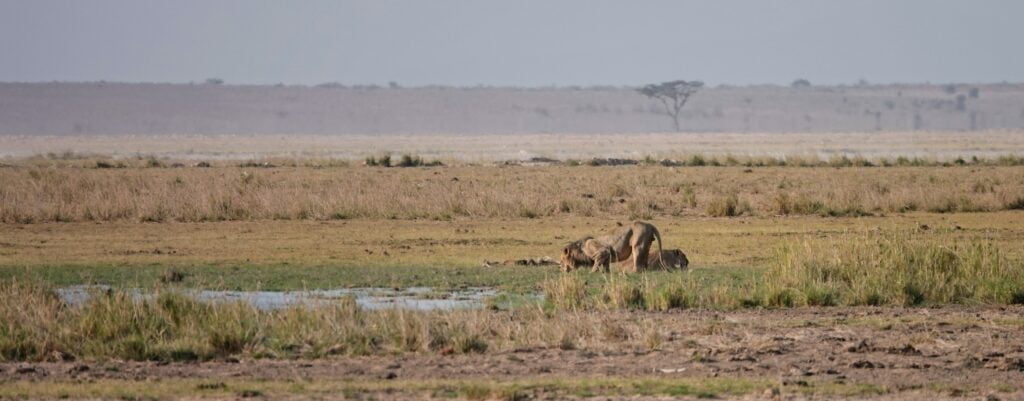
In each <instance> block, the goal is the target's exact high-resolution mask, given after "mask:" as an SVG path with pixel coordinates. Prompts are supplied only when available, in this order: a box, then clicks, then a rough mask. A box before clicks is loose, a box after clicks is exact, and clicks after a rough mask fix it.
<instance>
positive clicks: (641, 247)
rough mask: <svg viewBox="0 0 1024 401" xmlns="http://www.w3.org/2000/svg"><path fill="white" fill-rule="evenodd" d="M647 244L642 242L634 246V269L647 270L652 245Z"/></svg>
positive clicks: (638, 270)
mask: <svg viewBox="0 0 1024 401" xmlns="http://www.w3.org/2000/svg"><path fill="white" fill-rule="evenodd" d="M646 245H647V244H644V243H643V242H641V243H639V244H636V247H635V248H633V258H634V259H633V261H634V267H633V269H634V271H637V272H640V271H644V270H647V253H648V252H649V251H650V249H649V248H650V247H649V246H646Z"/></svg>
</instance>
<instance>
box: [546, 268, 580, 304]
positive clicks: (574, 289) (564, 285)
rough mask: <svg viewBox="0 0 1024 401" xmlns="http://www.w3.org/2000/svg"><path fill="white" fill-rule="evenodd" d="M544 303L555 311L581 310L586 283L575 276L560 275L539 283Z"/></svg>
mask: <svg viewBox="0 0 1024 401" xmlns="http://www.w3.org/2000/svg"><path fill="white" fill-rule="evenodd" d="M541 288H542V289H543V291H544V299H545V301H546V302H547V303H548V304H549V305H551V306H552V307H553V308H555V309H557V310H576V309H582V308H583V307H584V305H585V302H586V296H587V283H586V282H584V281H583V279H581V278H579V277H578V276H576V275H575V274H562V275H560V276H558V278H554V279H547V280H544V282H543V283H541Z"/></svg>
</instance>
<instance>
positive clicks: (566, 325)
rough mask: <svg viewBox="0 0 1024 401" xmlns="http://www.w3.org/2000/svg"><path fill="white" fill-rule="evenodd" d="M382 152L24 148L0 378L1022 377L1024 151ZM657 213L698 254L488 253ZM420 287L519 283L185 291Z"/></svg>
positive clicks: (907, 393)
mask: <svg viewBox="0 0 1024 401" xmlns="http://www.w3.org/2000/svg"><path fill="white" fill-rule="evenodd" d="M384 154H385V153H383V152H377V153H374V154H372V155H368V156H367V157H372V158H373V160H372V162H371V163H368V164H376V166H364V165H363V164H364V159H335V158H329V157H292V158H282V157H279V156H274V157H262V158H256V159H252V160H249V159H244V160H242V159H214V158H211V159H209V161H206V160H198V159H189V158H176V157H172V156H166V155H165V156H159V155H157V156H138V157H127V158H126V157H109V156H104V155H97V154H75V153H64V154H61V153H56V154H52V155H49V156H37V157H30V158H18V159H5V160H4V162H3V165H4V167H2V168H0V360H2V361H3V363H0V398H42V399H47V398H68V397H70V398H97V399H109V398H122V399H126V398H131V399H179V398H190V399H201V398H215V399H224V398H237V397H264V398H280V397H290V398H300V399H305V398H319V399H407V398H428V399H511V400H523V399H563V398H590V397H601V398H602V399H625V398H629V399H634V398H636V397H639V399H660V398H661V397H684V398H686V397H689V398H712V397H715V398H746V399H765V398H794V399H801V398H816V399H836V398H869V399H937V398H943V397H963V396H969V397H975V398H977V397H984V396H990V397H996V398H1000V399H1001V398H1004V397H1005V398H1014V397H1021V396H1024V388H1022V387H1021V385H1020V383H1021V382H1022V381H1021V380H1019V379H1020V377H1021V374H1022V373H1021V372H1022V371H1024V343H1022V340H1021V339H1022V338H1024V337H1022V336H1021V334H1022V333H1024V332H1022V330H1024V323H1022V320H1021V314H1022V313H1024V310H1022V309H1021V306H1020V305H1021V304H1024V250H1022V249H1024V247H1022V246H1021V244H1024V211H1022V209H1024V160H1022V159H1021V158H1020V157H1017V156H1014V155H1012V154H999V155H980V156H975V155H972V154H971V152H966V151H965V152H964V155H963V156H949V157H924V156H913V155H908V156H901V155H882V156H872V157H856V156H834V157H818V156H806V155H792V156H730V155H727V154H692V153H690V154H686V153H681V152H676V153H674V156H673V155H665V154H658V155H656V156H651V157H644V156H638V157H635V159H630V160H629V162H628V163H634V162H635V163H636V164H629V165H606V164H622V163H623V161H622V160H609V159H606V158H602V157H601V156H593V155H588V156H586V157H583V156H580V155H573V156H571V157H564V158H558V159H554V160H552V159H549V158H535V159H524V160H520V161H518V162H506V161H504V160H477V159H473V160H458V159H449V158H442V159H441V160H439V161H440V165H433V166H430V167H426V166H423V165H425V164H436V163H432V162H433V161H434V159H433V158H432V157H431V158H422V157H419V156H417V155H415V154H410V155H409V157H407V158H403V157H402V155H400V154H394V155H392V156H391V158H389V159H387V163H386V164H387V165H390V166H393V167H384V166H382V165H381V164H384V163H381V156H382V155H384ZM360 157H362V156H360ZM604 157H608V156H604ZM365 161H366V162H369V161H370V160H365ZM399 165H406V166H409V167H406V168H402V167H394V166H399ZM637 219H640V220H645V221H649V222H652V223H653V224H655V225H656V226H657V227H658V228H659V229H660V231H661V234H662V239H663V241H664V245H665V247H666V248H680V249H682V250H683V251H685V252H686V254H687V255H688V256H689V259H690V262H691V263H690V269H689V270H687V271H685V272H678V271H671V272H663V271H660V272H647V273H644V274H637V275H624V274H619V273H613V274H611V275H603V274H595V273H589V272H584V271H577V272H573V273H568V274H566V273H560V272H559V271H558V268H557V266H514V265H509V266H506V265H501V264H494V263H491V264H490V265H491V266H490V267H487V266H484V263H483V262H484V261H503V260H508V259H513V260H514V259H521V258H540V257H544V256H549V257H552V258H555V259H557V257H558V253H559V251H560V249H561V247H562V246H563V245H564V244H565V243H566V242H569V241H571V240H574V239H577V238H579V237H581V236H583V235H587V234H598V233H601V232H604V231H607V230H609V229H612V228H614V227H616V226H617V224H618V223H627V222H629V221H631V220H637ZM616 270H617V269H616ZM83 284H100V285H105V286H108V287H103V288H109V289H103V290H101V289H96V290H95V291H94V292H95V293H94V296H93V298H91V300H89V301H87V302H85V303H83V304H77V305H68V304H66V303H65V302H64V301H63V300H61V299H60V298H59V297H57V296H55V295H54V293H53V290H54V289H56V288H62V287H67V286H74V285H83ZM416 286H426V287H432V288H434V289H435V290H437V291H438V292H435V293H433V295H431V296H443V293H444V291H445V290H448V289H456V288H466V287H488V288H495V289H497V290H498V292H499V295H498V296H496V297H494V298H493V299H490V300H488V301H487V302H486V303H485V307H484V308H482V309H472V310H454V311H430V312H423V311H411V310H401V309H385V310H368V309H364V308H361V307H359V306H358V305H357V304H356V302H354V300H353V299H350V298H342V299H339V300H337V302H330V303H326V304H319V305H318V306H314V305H298V306H293V307H288V308H284V309H275V310H263V309H258V308H255V307H253V306H251V305H249V304H246V303H243V302H218V303H207V302H202V301H199V300H197V299H195V298H193V297H192V296H191V295H190V291H192V290H194V289H231V290H269V291H289V290H303V289H331V288H343V287H385V288H405V287H416ZM135 291H142V292H145V293H147V294H148V293H152V296H150V297H141V298H140V297H138V296H135V295H133V294H134V292H135ZM438 293H440V294H441V295H438Z"/></svg>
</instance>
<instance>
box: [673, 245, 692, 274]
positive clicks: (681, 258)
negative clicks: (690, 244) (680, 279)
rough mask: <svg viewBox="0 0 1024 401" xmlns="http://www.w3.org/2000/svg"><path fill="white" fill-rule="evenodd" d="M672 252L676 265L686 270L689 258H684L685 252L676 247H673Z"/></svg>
mask: <svg viewBox="0 0 1024 401" xmlns="http://www.w3.org/2000/svg"><path fill="white" fill-rule="evenodd" d="M672 253H673V254H674V255H675V257H676V260H677V263H678V266H679V268H680V269H683V270H686V268H687V267H689V266H690V259H687V258H686V254H685V253H683V251H681V250H678V249H673V250H672Z"/></svg>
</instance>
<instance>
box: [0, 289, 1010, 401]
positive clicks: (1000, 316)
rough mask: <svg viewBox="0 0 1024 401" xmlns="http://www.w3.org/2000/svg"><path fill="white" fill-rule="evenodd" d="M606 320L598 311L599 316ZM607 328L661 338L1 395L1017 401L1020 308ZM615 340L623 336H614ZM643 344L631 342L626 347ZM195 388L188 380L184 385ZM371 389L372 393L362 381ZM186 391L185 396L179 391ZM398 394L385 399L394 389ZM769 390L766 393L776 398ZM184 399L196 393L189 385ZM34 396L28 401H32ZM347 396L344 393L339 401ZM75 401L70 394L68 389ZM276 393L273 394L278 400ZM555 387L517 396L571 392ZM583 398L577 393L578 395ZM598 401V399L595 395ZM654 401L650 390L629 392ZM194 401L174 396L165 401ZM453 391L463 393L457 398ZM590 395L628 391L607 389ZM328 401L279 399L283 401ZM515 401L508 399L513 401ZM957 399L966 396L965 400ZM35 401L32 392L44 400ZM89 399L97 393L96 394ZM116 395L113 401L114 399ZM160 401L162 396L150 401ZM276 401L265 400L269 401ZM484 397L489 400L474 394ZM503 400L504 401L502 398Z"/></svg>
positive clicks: (762, 314) (242, 365) (42, 373)
mask: <svg viewBox="0 0 1024 401" xmlns="http://www.w3.org/2000/svg"><path fill="white" fill-rule="evenodd" d="M605 313H609V312H605ZM609 316H611V318H610V319H609V320H608V321H609V322H610V323H608V324H607V325H606V327H605V328H603V330H605V331H607V332H608V334H607V335H608V336H614V335H615V331H616V328H615V326H616V323H615V322H623V323H627V322H630V321H646V322H648V323H647V324H651V325H652V327H656V328H658V329H659V330H655V331H656V332H659V333H662V334H661V335H658V336H652V337H651V338H649V339H640V341H618V342H614V341H610V342H609V343H610V344H618V345H609V346H606V347H605V346H597V347H586V348H579V349H577V348H575V347H574V346H573V345H572V344H565V345H564V346H563V347H560V348H549V349H529V348H527V349H516V350H513V351H511V352H501V353H494V352H489V353H484V354H468V355H441V354H411V355H393V356H366V357H352V358H338V359H327V360H266V359H263V360H256V359H249V358H244V357H243V358H241V359H240V360H235V359H227V360H220V361H209V362H200V363H157V362H122V361H103V362H99V361H72V362H61V363H7V364H0V398H3V397H5V396H12V395H17V394H21V396H28V398H35V397H36V396H39V395H40V394H45V393H33V392H32V391H30V390H25V391H24V392H21V393H19V392H17V391H8V392H4V390H3V388H4V387H5V386H9V387H8V390H11V389H13V388H14V387H15V386H18V387H19V388H28V389H31V388H36V389H39V388H44V387H46V386H48V385H51V384H54V385H56V384H62V385H65V386H66V385H68V383H71V384H72V386H71V388H72V389H73V388H74V384H75V383H96V382H111V381H112V382H113V383H119V382H134V383H139V382H144V383H153V382H165V383H166V382H172V383H173V382H174V381H176V380H180V381H182V383H186V382H187V383H193V382H190V381H189V380H206V381H209V382H211V383H214V386H224V385H223V384H218V383H223V382H232V381H239V380H241V381H253V382H273V381H285V382H293V381H298V382H303V383H317V382H323V381H328V382H330V381H335V382H336V381H344V382H346V383H359V382H367V383H369V382H372V383H394V384H395V385H396V386H397V387H399V388H401V387H402V385H401V383H421V384H422V383H424V382H432V381H433V382H436V381H439V380H440V381H444V380H452V379H457V380H460V381H469V382H477V383H492V384H493V383H508V382H517V381H520V382H530V381H537V380H541V381H550V380H555V381H556V382H559V381H565V382H572V381H574V380H587V381H588V382H589V383H602V381H615V380H619V381H622V380H627V381H628V380H647V379H650V380H655V381H659V382H669V383H671V382H672V381H673V380H681V381H685V382H687V383H694V382H697V383H699V382H701V381H702V380H712V381H716V382H719V383H720V382H721V381H725V382H727V383H728V382H730V381H732V380H735V381H737V382H744V383H747V382H750V383H754V385H753V386H752V387H750V388H747V389H746V390H742V391H736V392H730V391H726V392H725V393H723V394H717V395H715V396H717V397H720V398H722V397H724V398H742V399H763V398H779V397H781V398H783V399H804V398H813V399H832V398H844V397H849V398H855V399H929V400H934V399H944V398H956V399H988V400H991V399H1004V400H1005V399H1020V398H1022V397H1024V307H1020V306H1013V307H1004V308H997V307H977V308H975V307H946V308H939V309H904V308H802V309H791V310H775V311H759V310H755V311H737V312H714V311H684V312H675V313H640V312H637V313H614V314H610V315H609ZM623 335H628V334H623ZM638 344H643V345H638ZM189 385H190V386H193V387H195V384H194V383H193V384H189ZM375 386H376V385H375ZM374 388H376V390H373V389H370V390H365V391H362V392H360V393H359V394H360V396H359V397H357V398H366V399H408V398H433V397H435V396H436V394H432V393H429V392H417V391H412V392H409V391H404V390H401V389H399V390H395V389H394V388H391V387H387V386H386V385H385V386H383V387H379V386H378V387H374ZM188 390H189V389H184V390H183V391H184V392H185V393H189V391H188ZM396 391H397V392H396ZM776 391H777V393H775V392H776ZM192 392H195V390H192ZM33 394H35V396H33ZM347 394H348V395H347V397H352V393H351V392H349V393H347ZM71 395H72V398H74V397H73V396H74V393H72V394H71ZM279 395H281V396H283V395H282V394H279ZM578 395H579V394H575V395H574V394H572V393H571V392H569V393H565V392H562V391H561V390H559V388H558V386H548V387H544V388H535V389H533V390H532V392H527V393H525V394H520V396H522V397H520V398H516V399H552V398H555V399H559V398H564V397H570V398H571V397H576V396H578ZM583 395H586V394H583ZM597 395H601V394H597ZM639 395H640V396H643V397H653V398H652V399H660V398H659V397H660V396H658V395H657V394H646V395H645V394H639ZM185 396H187V397H189V398H193V397H197V398H202V397H201V394H198V395H197V394H191V395H189V394H184V393H176V395H174V396H166V397H169V398H180V397H185ZM463 396H465V395H463ZM608 396H610V397H612V398H608V397H605V396H602V397H599V399H615V397H623V398H624V399H625V398H628V399H638V398H636V397H634V394H625V395H623V394H621V393H619V394H610V395H608ZM294 397H299V398H320V399H322V398H335V397H332V396H330V395H329V394H317V395H304V394H299V395H295V394H291V397H290V398H294ZM517 397H518V396H517ZM964 397H967V398H964ZM43 398H45V397H43ZM98 398H104V397H102V396H99V397H98ZM122 398H123V395H122ZM157 398H165V396H161V397H157ZM271 398H278V397H271ZM484 398H488V397H484ZM513 398H515V397H513Z"/></svg>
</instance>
